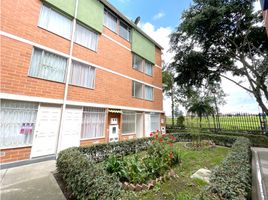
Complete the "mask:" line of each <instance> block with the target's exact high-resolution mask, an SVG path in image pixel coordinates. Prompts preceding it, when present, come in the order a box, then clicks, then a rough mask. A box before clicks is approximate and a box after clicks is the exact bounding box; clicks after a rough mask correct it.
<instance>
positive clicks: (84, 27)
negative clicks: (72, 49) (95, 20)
mask: <svg viewBox="0 0 268 200" xmlns="http://www.w3.org/2000/svg"><path fill="white" fill-rule="evenodd" d="M77 26H80V27H81V28H82V29H85V30H86V31H88V32H90V34H95V35H96V36H97V37H96V38H97V40H96V45H95V46H96V49H94V48H91V47H89V46H87V45H86V44H83V42H81V41H77V37H78V36H77V30H78V28H77ZM74 42H75V43H76V44H78V45H81V46H83V47H85V48H87V49H90V50H92V51H95V52H97V49H98V43H99V34H98V33H97V32H96V31H93V30H92V29H91V28H88V27H86V26H84V25H82V24H81V23H76V29H75V36H74Z"/></svg>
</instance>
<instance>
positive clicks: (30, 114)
mask: <svg viewBox="0 0 268 200" xmlns="http://www.w3.org/2000/svg"><path fill="white" fill-rule="evenodd" d="M37 109H38V104H37V103H28V102H20V101H9V100H1V112H0V113H1V134H0V147H1V148H3V147H18V146H26V145H31V144H32V140H33V134H34V128H35V123H36V115H37Z"/></svg>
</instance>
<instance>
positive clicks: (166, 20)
mask: <svg viewBox="0 0 268 200" xmlns="http://www.w3.org/2000/svg"><path fill="white" fill-rule="evenodd" d="M108 1H109V2H110V3H111V4H112V5H114V6H115V7H116V8H117V9H118V10H120V11H121V12H122V13H123V14H124V15H126V16H127V17H128V18H129V19H131V20H133V21H134V20H135V18H136V17H138V16H140V17H141V22H140V24H139V26H140V27H141V28H142V29H143V30H144V31H145V32H146V33H147V34H148V35H150V36H151V37H152V38H153V39H155V41H157V42H158V43H159V44H160V45H161V46H163V47H164V50H163V56H162V59H163V60H164V61H165V62H166V63H169V62H170V60H171V59H172V54H170V53H168V52H167V51H168V49H169V35H170V34H171V33H172V32H173V31H174V30H175V28H176V27H177V26H178V23H179V21H180V18H181V15H182V12H183V11H184V10H185V9H187V8H189V7H190V4H191V3H192V0H166V1H164V0H108ZM254 6H255V10H260V3H259V2H255V5H254ZM228 76H230V77H231V75H228ZM245 86H247V83H246V82H245ZM222 87H223V90H224V92H225V93H226V95H227V97H226V98H225V100H226V102H227V103H226V104H225V105H224V106H221V107H220V112H223V113H236V112H244V113H257V112H259V108H258V106H257V104H256V101H255V99H254V97H252V96H251V95H249V94H248V93H247V92H245V91H244V90H242V89H241V88H239V87H238V86H236V85H235V84H233V83H231V82H230V81H227V80H223V81H222ZM163 105H164V111H165V112H166V115H171V108H170V105H171V102H170V99H168V98H165V99H164V103H163ZM181 109H182V110H183V108H181Z"/></svg>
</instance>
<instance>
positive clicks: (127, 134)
mask: <svg viewBox="0 0 268 200" xmlns="http://www.w3.org/2000/svg"><path fill="white" fill-rule="evenodd" d="M129 135H136V133H122V136H129Z"/></svg>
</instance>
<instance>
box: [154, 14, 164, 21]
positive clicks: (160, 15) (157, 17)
mask: <svg viewBox="0 0 268 200" xmlns="http://www.w3.org/2000/svg"><path fill="white" fill-rule="evenodd" d="M164 16H165V13H163V12H159V13H157V14H156V15H154V16H153V20H158V19H161V18H162V17H164Z"/></svg>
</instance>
